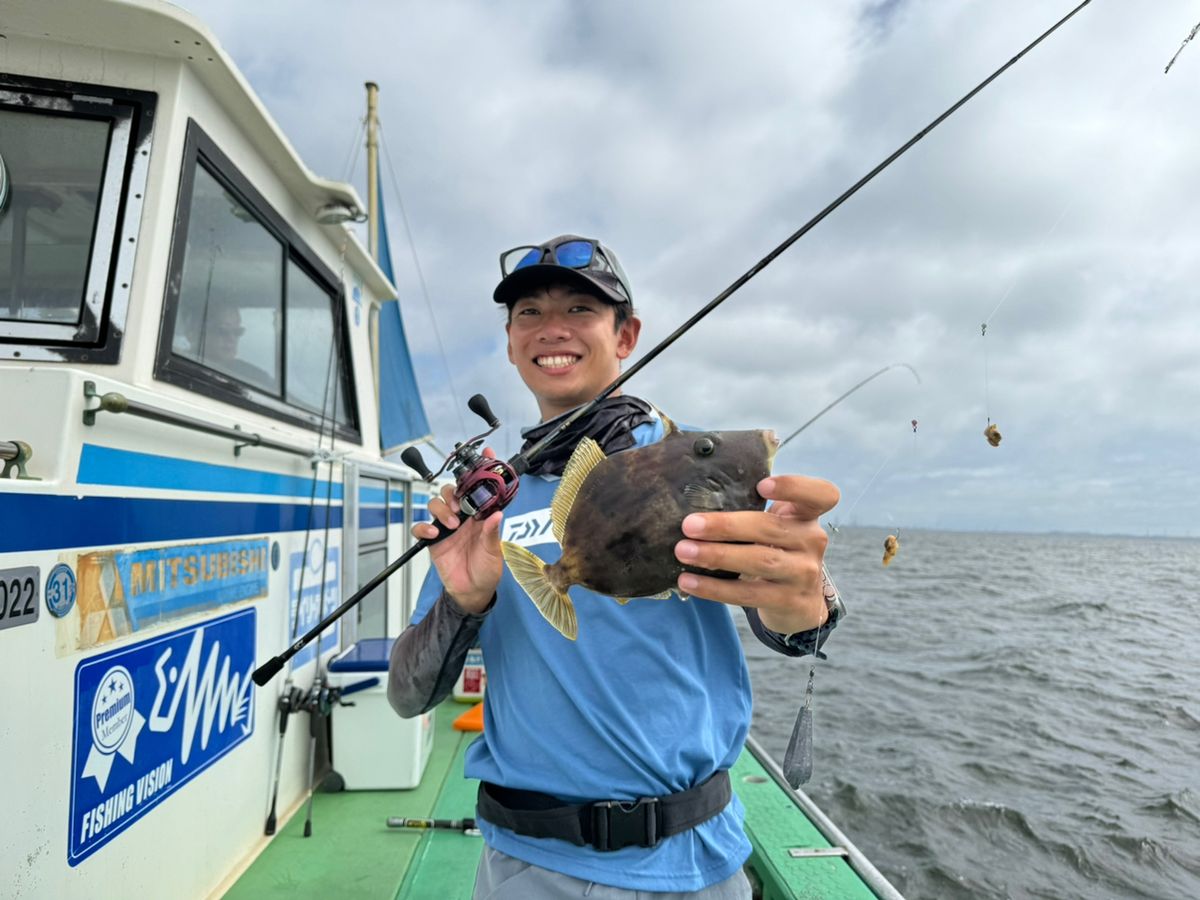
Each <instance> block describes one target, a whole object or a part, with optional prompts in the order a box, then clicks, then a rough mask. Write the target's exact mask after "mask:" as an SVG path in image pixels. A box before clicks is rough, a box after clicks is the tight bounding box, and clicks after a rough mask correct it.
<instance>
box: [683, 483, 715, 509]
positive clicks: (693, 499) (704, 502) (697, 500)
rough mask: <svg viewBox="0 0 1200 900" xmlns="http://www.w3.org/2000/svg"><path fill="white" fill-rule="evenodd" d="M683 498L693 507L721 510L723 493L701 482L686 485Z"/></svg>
mask: <svg viewBox="0 0 1200 900" xmlns="http://www.w3.org/2000/svg"><path fill="white" fill-rule="evenodd" d="M683 499H685V500H686V501H687V502H688V505H689V506H691V507H692V509H708V510H719V509H721V508H722V503H721V495H720V494H719V493H717V492H716V491H714V490H713V489H712V488H709V487H705V486H704V485H701V484H686V485H684V486H683Z"/></svg>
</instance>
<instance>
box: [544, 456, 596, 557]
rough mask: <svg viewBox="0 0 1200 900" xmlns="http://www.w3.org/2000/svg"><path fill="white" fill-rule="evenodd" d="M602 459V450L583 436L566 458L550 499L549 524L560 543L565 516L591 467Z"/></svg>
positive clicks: (565, 522) (564, 529)
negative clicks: (552, 496)
mask: <svg viewBox="0 0 1200 900" xmlns="http://www.w3.org/2000/svg"><path fill="white" fill-rule="evenodd" d="M604 460H605V456H604V451H603V450H601V449H600V445H599V444H597V443H596V442H595V441H593V440H592V439H591V438H590V437H585V438H584V439H583V440H581V441H580V442H579V443H578V444H576V445H575V450H574V451H573V452H572V453H571V458H570V459H569V460H567V466H566V468H565V469H564V470H563V475H562V481H560V482H559V483H558V490H556V491H555V492H554V499H553V500H551V501H550V524H551V526H552V527H553V529H554V536H555V538H557V539H558V542H559V543H560V544H561V543H562V542H563V535H565V534H566V531H567V516H569V515H570V514H571V507H573V506H574V505H575V498H576V497H577V496H578V495H579V489H580V488H581V487H583V483H584V481H586V480H587V477H588V475H590V474H591V473H592V469H594V468H596V466H598V465H600V463H602V462H604Z"/></svg>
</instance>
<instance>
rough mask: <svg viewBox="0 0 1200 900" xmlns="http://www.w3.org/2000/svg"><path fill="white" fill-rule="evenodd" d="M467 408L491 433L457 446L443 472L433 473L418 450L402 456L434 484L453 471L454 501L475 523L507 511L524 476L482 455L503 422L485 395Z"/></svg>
mask: <svg viewBox="0 0 1200 900" xmlns="http://www.w3.org/2000/svg"><path fill="white" fill-rule="evenodd" d="M467 407H468V408H469V409H470V410H471V412H473V413H475V414H476V415H477V416H479V417H480V418H481V419H483V420H484V421H485V422H487V424H488V430H487V431H485V432H483V434H478V435H476V436H475V437H473V438H471V439H470V440H469V441H467V442H466V443H457V444H455V445H454V451H453V452H452V453H451V454H450V455H449V456H447V457H446V459H445V461H444V462H443V463H442V466H441V468H440V469H438V470H437V471H436V472H430V471H429V467H428V466H426V465H425V460H424V459H422V458H421V452H420V451H419V450H417V448H416V447H409V448H408V449H406V450H405V451H404V452H403V453H401V454H400V458H401V459H402V460H404V463H405V465H407V466H408V467H409V468H411V469H415V470H416V471H417V472H418V473H419V474H420V475H421V477H422V478H424V479H425V480H426V481H428V482H430V483H433V481H434V479H436V478H437V477H438V476H439V475H441V474H442V473H443V472H445V471H446V470H447V469H449V470H450V472H451V474H452V475H453V476H454V480H455V481H456V482H457V483H458V486H457V487H456V488H455V490H454V497H455V499H456V500H458V505H459V507H460V508H461V510H462V512H463V513H464V514H465V515H467V516H470V517H472V518H475V519H480V520H483V519H486V518H487V517H488V516H490V515H491V514H492V513H493V512H495V511H496V510H500V509H504V507H506V506H508V504H509V503H511V502H512V499H513V497H515V496H516V495H517V487H518V485H519V483H520V473H519V472H518V471H517V470H516V468H515V467H514V466H513V465H511V464H510V463H507V462H505V461H504V460H502V459H496V458H494V457H490V456H484V455H483V454H482V453H481V452H480V449H479V448H480V447H482V446H483V441H484V439H485V438H486V437H487V436H488V435H490V434H491V433H492V432H493V431H495V430H496V429H497V428H499V427H500V420H499V419H497V418H496V417H495V416H494V415H493V414H492V410H491V407H490V406H488V402H487V400H485V399H484V397H483V394H476V395H475V396H474V397H472V398H471V399H470V400H468V401H467Z"/></svg>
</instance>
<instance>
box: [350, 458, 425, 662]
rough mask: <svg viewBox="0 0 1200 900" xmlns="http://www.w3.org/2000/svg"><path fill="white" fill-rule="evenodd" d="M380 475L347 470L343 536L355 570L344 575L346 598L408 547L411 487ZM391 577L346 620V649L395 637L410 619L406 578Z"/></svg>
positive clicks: (400, 574) (357, 468)
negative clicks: (356, 643)
mask: <svg viewBox="0 0 1200 900" xmlns="http://www.w3.org/2000/svg"><path fill="white" fill-rule="evenodd" d="M389 474H390V473H386V471H384V470H374V469H372V468H370V467H368V466H353V465H351V464H348V465H347V472H346V488H345V490H346V497H347V500H349V501H351V502H350V503H348V504H347V506H348V507H354V508H348V509H347V517H346V532H345V535H344V538H345V546H346V557H347V562H349V561H350V560H351V559H353V561H354V564H355V567H354V569H352V570H351V571H350V572H349V573H348V575H351V576H352V578H348V579H347V589H348V591H349V593H348V594H347V596H349V594H350V593H354V592H355V591H357V590H359V589H360V588H361V587H362V586H363V585H365V584H366V583H367V582H368V581H370V580H371V579H372V578H374V577H375V576H376V575H378V574H379V572H380V571H381V570H383V569H384V568H385V567H386V566H387V564H388V563H390V562H391V561H392V560H393V559H395V558H396V556H398V555H399V554H400V553H402V552H404V550H405V549H406V548H407V547H408V546H409V545H410V542H411V541H410V536H409V534H408V529H407V528H406V527H405V523H407V522H409V521H411V520H412V513H411V511H410V509H409V504H410V503H411V502H412V498H411V491H410V490H408V488H409V485H408V484H407V483H406V482H404V481H402V480H398V479H395V478H392V477H389ZM407 568H409V567H405V569H404V570H401V571H400V572H398V573H396V574H395V575H393V576H392V577H391V578H389V579H388V580H387V581H386V582H384V583H383V584H381V585H380V586H379V587H377V588H375V590H373V591H371V593H369V594H368V595H367V596H366V597H364V598H363V599H362V601H361V602H360V603H359V604H358V606H357V607H356V608H355V609H354V610H353V611H351V612H350V613H349V614H348V615H347V618H348V619H350V620H351V621H350V622H349V623H348V625H349V626H350V628H349V629H348V633H347V635H346V637H345V638H344V643H349V642H350V641H353V640H361V639H363V638H377V637H395V636H396V635H398V634H399V633H400V632H401V631H402V630H403V629H404V626H405V625H406V624H407V623H408V619H409V617H410V616H411V615H412V603H411V602H410V600H411V596H412V594H413V592H412V590H411V586H410V585H411V578H410V573H409V572H408V571H407Z"/></svg>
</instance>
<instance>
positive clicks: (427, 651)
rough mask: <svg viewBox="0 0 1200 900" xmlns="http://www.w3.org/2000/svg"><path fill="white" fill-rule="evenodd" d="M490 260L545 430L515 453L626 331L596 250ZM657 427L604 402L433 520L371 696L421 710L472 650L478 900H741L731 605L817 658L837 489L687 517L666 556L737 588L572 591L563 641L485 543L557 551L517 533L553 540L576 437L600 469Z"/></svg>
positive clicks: (789, 483) (737, 691)
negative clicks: (479, 716)
mask: <svg viewBox="0 0 1200 900" xmlns="http://www.w3.org/2000/svg"><path fill="white" fill-rule="evenodd" d="M501 261H502V262H501V270H502V276H503V278H502V280H501V281H500V283H499V285H498V286H497V287H496V289H495V292H494V294H493V299H494V300H495V302H496V303H498V304H502V305H503V306H504V307H505V308H506V310H507V320H506V324H505V331H506V333H507V343H508V357H509V359H510V361H511V362H512V364H513V365H514V366H515V367H516V369H517V372H518V373H519V374H520V377H521V379H522V380H523V381H524V383H525V385H526V386H527V387H528V389H529V391H530V392H531V394H532V395H533V397H534V399H535V400H536V401H537V404H538V408H539V411H540V413H541V417H542V421H541V422H540V423H539V424H538V425H536V426H534V427H532V428H529V429H526V430H525V431H524V432H523V435H524V437H525V438H526V441H527V443H526V449H528V448H529V447H530V446H532V444H533V443H535V442H536V441H537V440H539V439H540V438H541V437H542V436H544V435H545V434H547V433H548V432H549V430H550V429H552V428H553V427H554V426H555V425H556V424H557V423H558V422H559V421H560V419H561V417H563V416H565V415H566V414H568V413H570V412H571V411H572V410H574V409H576V408H578V407H579V406H581V405H583V404H584V403H586V402H588V401H590V400H592V399H593V398H594V397H595V396H597V395H598V394H599V393H600V392H601V391H602V390H603V389H604V388H605V387H607V386H608V385H609V384H610V383H612V381H613V380H614V379H616V378H617V377H618V375H619V373H620V369H621V362H622V360H625V359H627V358H628V357H629V356H630V354H631V353H633V351H634V348H635V347H636V346H637V341H638V335H639V332H640V329H641V321H640V319H639V318H638V317H637V315H636V314H635V312H634V308H633V303H632V293H631V291H630V287H629V282H628V280H627V278H626V276H625V274H624V272H623V271H622V269H621V267H620V265H619V263H618V262H617V258H616V256H615V254H614V253H613V251H612V250H610V249H609V248H607V247H605V246H604V245H602V244H600V243H599V242H598V241H595V240H590V239H585V238H580V237H577V236H574V235H564V236H561V237H558V238H555V239H553V240H550V241H547V242H546V243H544V244H540V245H537V246H529V247H521V248H517V250H516V251H510V252H509V253H506V254H504V255H503V256H502V257H501ZM665 427H666V426H665V425H664V421H663V417H662V415H661V413H659V411H658V410H657V408H656V407H654V406H652V405H651V404H649V403H647V402H645V401H643V400H641V399H638V398H636V397H632V396H628V395H624V394H614V395H612V396H609V397H608V398H606V399H605V400H604V401H603V402H602V403H601V404H599V405H598V406H597V407H596V408H595V409H594V410H593V411H592V412H591V413H589V414H588V415H587V416H585V417H584V418H583V419H581V420H580V421H578V422H576V423H574V425H572V426H571V428H570V429H569V431H568V435H569V439H566V440H564V441H562V442H560V443H558V444H557V446H558V447H560V448H561V450H559V451H555V450H550V451H549V452H548V453H547V454H546V455H544V456H539V457H537V458H536V459H535V460H534V462H533V466H532V469H531V471H530V472H528V473H527V474H525V475H523V476H522V477H521V484H520V489H519V491H518V493H517V496H516V498H515V499H514V501H513V502H512V504H511V505H510V506H509V507H508V508H507V509H506V510H505V511H504V512H503V513H502V514H499V513H498V514H493V515H492V516H491V517H489V518H487V519H486V520H484V521H478V520H475V519H469V518H468V519H466V520H465V521H463V519H462V517H461V516H460V515H459V507H458V504H457V502H456V501H455V499H454V496H453V489H452V486H448V487H446V488H444V489H443V491H442V492H441V495H440V496H439V497H436V498H434V499H432V500H431V501H430V503H429V511H430V513H431V514H432V515H433V516H434V517H436V519H437V520H438V521H439V522H441V523H443V524H444V525H446V526H447V527H450V528H454V529H456V533H455V534H452V535H451V536H449V537H448V538H446V539H445V540H443V541H441V542H440V543H438V544H436V545H434V546H433V547H432V548H431V549H430V554H431V560H432V563H433V566H432V568H431V569H430V573H429V576H428V577H427V578H426V581H425V584H424V586H423V587H422V590H421V594H420V599H419V600H418V605H417V609H416V611H415V613H414V615H413V618H412V623H411V624H410V625H409V627H408V628H406V629H405V631H404V632H403V633H402V634H401V635H400V636H399V638H398V639H397V640H396V642H395V644H394V645H393V648H392V655H391V661H390V667H389V678H388V696H389V699H390V701H391V704H392V706H393V708H394V709H395V710H396V711H397V712H398V713H399V714H400V715H402V716H405V717H411V716H415V715H419V714H421V713H423V712H425V711H427V710H429V709H431V708H432V707H434V706H436V705H437V704H438V703H439V702H441V700H442V699H444V698H445V697H446V696H448V695H449V693H450V692H451V690H452V688H453V685H454V683H455V680H456V678H457V676H458V674H459V672H460V671H461V669H462V666H463V661H464V658H465V656H466V654H467V651H468V649H470V648H471V647H472V646H474V645H476V644H478V645H479V646H481V647H482V648H483V656H484V661H485V663H486V664H487V666H488V687H487V692H486V693H485V695H484V712H485V723H486V724H485V728H484V731H483V734H482V735H481V737H480V738H479V739H478V740H477V741H475V743H473V744H472V745H471V746H470V748H469V749H468V751H467V755H466V774H467V776H468V777H470V778H478V779H480V781H481V786H480V792H479V797H478V807H477V812H476V818H477V821H478V823H479V827H480V829H481V830H482V832H483V836H484V840H485V842H486V845H487V846H486V848H485V850H484V853H483V855H482V857H481V859H480V863H479V868H478V871H477V873H476V881H475V893H474V896H475V897H476V898H492V900H506V898H521V900H528V898H549V897H584V896H588V895H590V894H591V892H592V890H593V886H594V885H604V886H606V888H605V890H604V891H603V896H605V897H629V898H633V897H635V896H640V895H641V893H640V892H656V893H655V896H656V897H658V896H661V897H664V898H667V897H675V896H680V897H682V896H688V897H702V898H712V900H715V898H726V897H729V898H732V897H737V898H749V897H750V895H751V889H750V885H749V882H748V880H747V878H746V875H745V874H744V872H743V869H742V866H743V863H744V862H745V861H746V859H747V858H748V857H749V855H750V852H751V846H750V842H749V840H748V839H747V837H746V835H745V832H744V830H743V816H744V810H743V807H742V805H741V803H740V802H739V800H738V799H737V797H736V796H733V795H732V792H731V786H730V780H729V776H728V770H729V768H730V767H731V766H732V765H733V764H734V762H735V761H736V760H737V758H738V756H739V754H740V753H741V751H742V746H743V744H744V742H745V738H746V735H747V732H748V730H749V725H750V711H751V692H750V683H749V675H748V672H747V668H746V661H745V656H744V654H743V650H742V646H741V642H740V639H739V636H738V631H737V628H736V626H735V622H734V619H733V617H732V616H731V614H730V611H731V609H732V608H733V607H739V608H741V609H742V610H743V611H744V613H745V615H746V617H747V619H748V620H749V624H750V626H751V629H752V630H753V632H754V634H755V635H756V636H757V637H758V639H759V640H760V641H762V642H763V643H765V644H766V645H767V646H769V647H771V648H772V649H774V650H776V651H778V652H780V653H783V654H786V655H790V656H801V655H804V654H808V653H814V652H819V648H820V646H821V645H822V644H823V643H824V641H825V639H826V637H827V636H828V634H829V632H830V631H831V630H832V629H833V627H834V626H835V625H836V624H837V621H838V619H839V617H840V615H841V614H842V607H841V603H840V600H839V599H838V597H837V591H836V588H834V586H833V583H832V581H831V580H830V579H829V577H828V574H827V573H826V572H825V569H824V565H823V558H824V551H825V545H826V534H825V531H824V530H823V529H822V528H821V526H820V524H819V523H818V517H819V516H821V515H822V514H824V513H825V512H827V511H829V510H830V509H832V508H833V506H834V505H835V504H836V503H837V501H838V491H837V488H836V487H834V485H832V484H830V483H829V482H827V481H823V480H821V479H816V478H808V477H804V476H801V475H772V476H770V477H769V478H767V479H765V480H763V481H761V482H759V484H758V491H759V493H760V494H762V496H764V497H765V498H767V499H768V500H769V501H770V505H769V506H768V508H767V510H766V511H764V512H753V511H751V512H715V513H705V514H703V515H691V516H689V517H687V518H686V519H685V520H684V522H683V533H682V534H680V541H679V543H678V544H677V545H676V549H675V553H676V556H677V557H678V558H679V560H680V561H683V562H686V563H688V564H691V565H694V566H698V567H701V568H709V569H724V570H728V571H734V572H737V573H739V574H740V575H741V578H740V579H735V580H722V579H716V578H708V577H700V576H695V575H690V574H684V575H682V576H680V579H679V584H678V587H679V589H680V591H681V592H686V593H687V594H689V595H692V598H693V599H691V600H690V601H689V602H679V601H678V600H675V599H672V600H670V601H661V600H658V601H637V600H635V601H634V602H633V603H631V604H626V605H624V606H622V605H618V604H617V603H614V602H613V601H612V600H611V599H609V598H607V597H602V596H599V595H594V594H590V592H589V591H587V590H586V589H585V588H582V587H580V586H576V587H574V588H572V589H571V595H572V599H573V600H574V602H575V608H576V610H578V611H580V612H579V616H580V626H579V632H578V638H577V640H575V641H571V640H567V639H566V638H565V637H563V636H562V635H561V634H559V633H558V632H556V631H555V630H554V629H553V628H551V627H550V626H549V625H548V623H547V622H546V620H544V619H542V618H541V616H540V614H539V613H538V611H537V609H536V608H535V606H534V604H533V603H531V602H530V600H529V599H528V597H527V596H526V595H525V592H524V591H523V590H522V589H521V587H520V586H519V585H518V584H517V582H516V581H515V580H514V579H513V577H512V574H511V572H509V571H508V570H507V569H506V568H505V567H504V564H503V557H502V555H501V547H500V541H501V532H502V530H503V531H504V538H505V539H506V540H518V539H520V538H519V537H518V535H519V534H520V535H526V536H527V535H529V534H531V533H532V534H536V535H539V537H537V538H534V539H532V540H528V539H525V540H524V541H523V542H524V543H526V544H529V545H530V547H531V549H533V550H534V551H535V552H538V551H539V548H538V546H537V545H538V544H539V543H540V544H542V545H543V546H542V547H541V549H540V552H541V553H542V555H543V557H547V556H550V557H551V558H552V556H553V554H554V553H555V552H556V551H557V549H558V548H557V546H556V541H555V538H554V536H553V534H552V533H551V532H550V529H549V528H536V529H535V528H529V527H528V525H529V522H531V521H536V522H537V523H543V524H548V522H549V514H550V509H549V507H550V505H551V498H552V497H553V495H554V491H555V489H556V487H557V485H558V482H559V476H561V475H562V472H563V468H564V466H565V464H566V460H567V458H568V456H569V454H570V450H571V449H572V448H573V447H574V446H575V445H576V444H577V442H578V440H579V439H580V438H582V437H583V436H585V435H586V436H590V437H592V438H593V439H595V440H596V441H597V442H598V443H599V444H600V445H601V447H602V449H603V450H604V452H605V453H606V454H613V453H618V452H620V451H622V450H625V449H628V448H631V447H638V446H643V445H646V444H649V443H652V442H654V441H657V440H659V439H661V437H662V436H663V433H664V428H665ZM543 520H544V522H543ZM505 522H509V523H512V524H513V525H514V526H516V525H521V526H522V527H521V528H520V529H517V528H516V527H514V528H512V529H506V528H505V524H504V523H505ZM436 533H437V532H436V529H435V528H434V526H433V525H432V524H430V523H422V524H418V525H416V526H414V528H413V534H414V535H415V536H416V537H418V538H433V537H435V536H436ZM545 545H549V546H548V547H547V546H545ZM700 598H706V599H700ZM714 601H715V602H714ZM634 607H636V613H635V614H632V615H631V614H630V613H631V612H633V611H634ZM585 609H586V619H585V618H584V616H585V613H584V612H583V610H585ZM593 896H594V895H593Z"/></svg>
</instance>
